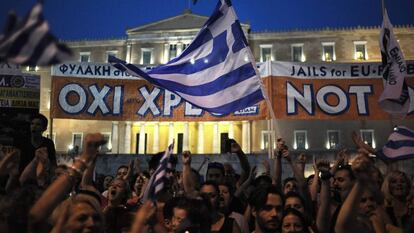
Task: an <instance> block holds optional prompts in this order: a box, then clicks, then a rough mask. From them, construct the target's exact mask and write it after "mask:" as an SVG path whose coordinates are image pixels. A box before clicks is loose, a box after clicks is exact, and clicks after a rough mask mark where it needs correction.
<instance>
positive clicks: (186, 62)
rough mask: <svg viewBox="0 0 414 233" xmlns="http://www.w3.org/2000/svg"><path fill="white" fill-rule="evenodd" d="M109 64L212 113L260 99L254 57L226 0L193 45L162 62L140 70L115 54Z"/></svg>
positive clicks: (238, 107) (226, 111)
mask: <svg viewBox="0 0 414 233" xmlns="http://www.w3.org/2000/svg"><path fill="white" fill-rule="evenodd" d="M109 62H110V63H111V64H112V65H113V66H115V67H116V68H118V69H120V70H122V71H125V72H128V73H129V74H130V75H133V76H139V77H142V78H144V79H146V80H147V81H149V82H151V83H153V84H154V85H157V86H159V87H162V88H165V89H167V90H169V91H171V92H174V93H175V94H177V95H179V96H181V97H182V98H183V99H185V100H186V101H188V102H190V103H191V104H193V105H195V106H197V107H199V108H202V109H204V110H206V111H208V112H212V113H218V114H228V113H231V112H234V111H237V110H240V109H244V108H247V107H250V106H252V105H253V104H255V103H257V102H259V101H260V100H262V99H264V97H263V93H262V89H261V87H262V83H261V80H260V76H259V73H258V72H257V70H256V67H255V66H256V65H255V61H254V58H253V55H252V53H251V51H250V48H249V46H248V44H247V41H246V37H245V36H244V33H243V31H242V28H241V26H240V22H239V20H238V19H237V16H236V14H235V12H234V9H233V7H232V5H231V2H230V1H229V0H220V1H219V2H218V4H217V6H216V9H215V10H214V12H213V14H212V15H211V16H210V18H209V19H208V20H207V22H206V23H205V24H204V26H203V27H202V28H201V30H200V32H199V33H198V34H197V36H196V37H195V38H194V40H193V41H192V43H191V44H190V45H189V46H188V47H187V48H186V49H185V50H184V51H183V53H182V54H181V55H180V56H178V57H177V58H175V59H173V60H171V61H170V62H168V63H167V64H165V65H160V66H158V67H155V68H153V69H151V70H149V71H148V72H147V73H145V72H144V71H142V70H140V69H139V68H138V67H137V66H135V65H132V64H128V63H126V62H125V61H122V60H120V59H118V58H115V57H110V58H109Z"/></svg>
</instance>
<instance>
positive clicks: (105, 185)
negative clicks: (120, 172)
mask: <svg viewBox="0 0 414 233" xmlns="http://www.w3.org/2000/svg"><path fill="white" fill-rule="evenodd" d="M113 179H114V177H113V176H105V178H104V180H103V189H104V190H107V189H108V188H109V185H110V184H111V182H112V180H113Z"/></svg>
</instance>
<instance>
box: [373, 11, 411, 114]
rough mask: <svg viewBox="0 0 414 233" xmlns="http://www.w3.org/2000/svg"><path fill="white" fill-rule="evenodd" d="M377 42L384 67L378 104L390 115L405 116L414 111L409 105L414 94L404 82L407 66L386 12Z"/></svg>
mask: <svg viewBox="0 0 414 233" xmlns="http://www.w3.org/2000/svg"><path fill="white" fill-rule="evenodd" d="M379 41H380V48H381V57H382V65H383V66H384V73H383V78H384V91H383V92H382V93H381V96H380V98H379V101H378V104H379V106H380V107H381V108H382V109H383V110H384V111H386V112H388V113H390V114H393V115H399V116H405V115H407V114H408V113H410V112H412V111H413V110H414V109H413V104H412V103H411V104H410V102H411V100H412V99H413V98H414V93H413V90H412V89H411V88H409V87H408V85H407V83H406V81H405V76H406V75H407V64H406V63H405V60H404V55H403V53H402V51H401V48H400V45H399V44H398V41H397V39H396V38H395V35H394V31H393V27H392V24H391V22H390V20H389V18H388V14H387V11H386V10H385V11H384V15H383V22H382V28H381V32H380V39H379Z"/></svg>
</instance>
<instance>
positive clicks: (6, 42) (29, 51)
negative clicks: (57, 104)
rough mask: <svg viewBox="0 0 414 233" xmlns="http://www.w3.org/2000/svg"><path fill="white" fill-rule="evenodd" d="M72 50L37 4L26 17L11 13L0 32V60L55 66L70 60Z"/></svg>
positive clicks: (39, 4)
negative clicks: (53, 31)
mask: <svg viewBox="0 0 414 233" xmlns="http://www.w3.org/2000/svg"><path fill="white" fill-rule="evenodd" d="M71 58H72V52H71V50H70V49H69V48H68V47H66V45H64V44H62V43H59V41H58V40H57V39H56V38H55V36H53V35H52V33H51V32H50V30H49V24H48V22H47V21H46V20H45V19H44V18H43V14H42V4H41V3H37V4H36V5H35V6H34V7H33V8H32V9H31V11H30V12H29V13H28V14H27V16H26V18H25V19H23V20H20V19H18V18H17V16H16V15H15V14H10V15H9V17H8V22H7V23H6V26H5V29H4V31H3V34H2V35H0V62H7V63H12V64H19V65H29V66H36V65H53V64H57V63H61V62H64V61H66V60H70V59H71Z"/></svg>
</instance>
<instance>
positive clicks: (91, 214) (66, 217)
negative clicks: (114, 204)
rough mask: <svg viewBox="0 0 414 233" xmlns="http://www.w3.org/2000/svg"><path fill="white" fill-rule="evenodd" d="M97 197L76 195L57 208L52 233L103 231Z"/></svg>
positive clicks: (96, 232) (102, 220)
mask: <svg viewBox="0 0 414 233" xmlns="http://www.w3.org/2000/svg"><path fill="white" fill-rule="evenodd" d="M98 198H99V196H98V194H96V195H91V194H83V193H81V194H76V195H74V196H72V197H70V198H69V199H67V200H66V201H64V202H63V203H62V204H61V206H59V208H58V211H57V222H56V223H55V224H54V225H55V227H54V229H53V230H52V232H63V233H79V232H82V233H83V232H93V233H99V232H103V231H104V217H103V213H102V210H101V206H100V202H99V200H98Z"/></svg>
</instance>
